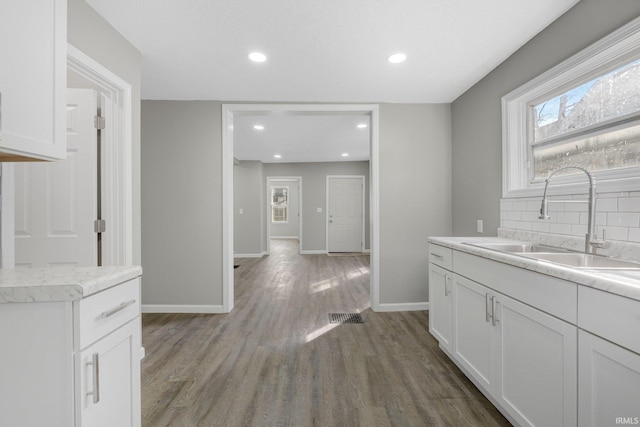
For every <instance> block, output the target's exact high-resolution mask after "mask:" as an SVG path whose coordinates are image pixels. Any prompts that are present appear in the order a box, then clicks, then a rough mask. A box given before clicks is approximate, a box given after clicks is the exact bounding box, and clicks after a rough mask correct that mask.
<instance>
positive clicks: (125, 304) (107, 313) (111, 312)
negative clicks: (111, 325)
mask: <svg viewBox="0 0 640 427" xmlns="http://www.w3.org/2000/svg"><path fill="white" fill-rule="evenodd" d="M135 303H136V300H134V299H132V300H129V301H125V302H123V303H122V304H120V305H119V306H117V307H114V308H112V309H111V310H107V311H103V312H102V313H101V314H100V317H111V316H113V315H114V314H116V313H117V312H119V311H122V310H124V309H125V308H127V307H129V306H130V305H133V304H135Z"/></svg>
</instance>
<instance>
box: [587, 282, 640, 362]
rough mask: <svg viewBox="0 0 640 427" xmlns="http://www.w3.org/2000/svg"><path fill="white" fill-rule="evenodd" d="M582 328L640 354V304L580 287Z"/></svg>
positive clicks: (607, 293) (618, 296)
mask: <svg viewBox="0 0 640 427" xmlns="http://www.w3.org/2000/svg"><path fill="white" fill-rule="evenodd" d="M578 327H580V328H581V329H584V330H587V331H589V332H592V333H593V334H595V335H599V336H601V337H602V338H604V339H606V340H609V341H612V342H614V343H616V344H618V345H621V346H623V347H626V348H628V349H630V350H632V351H635V352H636V353H640V335H639V334H638V331H640V301H636V300H633V299H629V298H625V297H622V296H620V295H614V294H610V293H609V292H603V291H600V290H597V289H593V288H588V287H585V286H580V287H579V288H578Z"/></svg>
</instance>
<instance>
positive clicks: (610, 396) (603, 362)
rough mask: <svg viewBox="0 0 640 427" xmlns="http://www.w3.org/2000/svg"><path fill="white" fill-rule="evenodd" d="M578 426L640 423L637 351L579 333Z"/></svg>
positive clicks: (639, 357)
mask: <svg viewBox="0 0 640 427" xmlns="http://www.w3.org/2000/svg"><path fill="white" fill-rule="evenodd" d="M579 343H580V345H579V348H580V350H579V361H580V362H579V366H580V372H579V378H578V381H579V384H580V387H579V390H580V391H579V399H580V400H579V406H578V407H579V408H580V409H579V415H578V419H579V421H580V426H581V427H599V426H609V425H611V426H613V425H623V424H624V425H634V424H635V425H637V424H640V354H637V353H634V352H632V351H630V350H627V349H625V348H623V347H620V346H619V345H616V344H613V343H611V342H609V341H606V340H604V339H602V338H599V337H597V336H595V335H593V334H591V333H589V332H586V331H582V330H581V331H580V334H579Z"/></svg>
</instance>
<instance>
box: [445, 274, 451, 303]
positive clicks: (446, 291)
mask: <svg viewBox="0 0 640 427" xmlns="http://www.w3.org/2000/svg"><path fill="white" fill-rule="evenodd" d="M450 283H451V276H449V275H448V274H445V275H444V296H445V297H448V296H449V294H450V293H451V291H450V290H449V289H450V288H449V284H450Z"/></svg>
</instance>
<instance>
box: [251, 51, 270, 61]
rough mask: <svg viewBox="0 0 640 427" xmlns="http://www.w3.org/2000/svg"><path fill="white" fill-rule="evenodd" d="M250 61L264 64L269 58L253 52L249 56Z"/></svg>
mask: <svg viewBox="0 0 640 427" xmlns="http://www.w3.org/2000/svg"><path fill="white" fill-rule="evenodd" d="M249 59H250V60H252V61H253V62H264V61H266V60H267V56H266V55H265V54H264V53H261V52H251V53H250V54H249Z"/></svg>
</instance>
